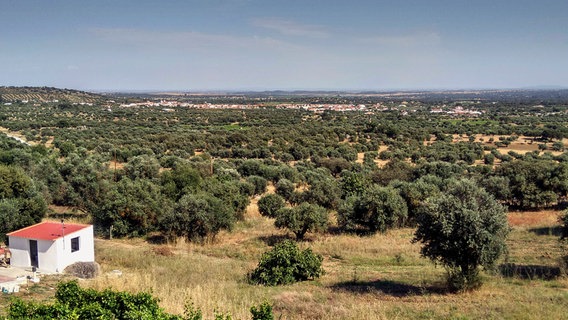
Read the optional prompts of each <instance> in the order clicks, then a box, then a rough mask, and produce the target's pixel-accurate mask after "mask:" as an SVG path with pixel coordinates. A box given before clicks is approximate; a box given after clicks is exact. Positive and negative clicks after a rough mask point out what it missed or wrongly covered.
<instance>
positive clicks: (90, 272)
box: [63, 262, 101, 279]
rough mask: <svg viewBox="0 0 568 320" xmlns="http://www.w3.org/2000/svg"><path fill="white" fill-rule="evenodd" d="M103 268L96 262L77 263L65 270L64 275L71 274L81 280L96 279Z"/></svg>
mask: <svg viewBox="0 0 568 320" xmlns="http://www.w3.org/2000/svg"><path fill="white" fill-rule="evenodd" d="M100 270H101V267H100V266H99V264H98V263H96V262H76V263H74V264H72V265H70V266H68V267H67V268H65V270H63V273H66V274H70V275H72V276H75V277H77V278H81V279H92V278H96V277H97V276H98V275H99V273H100Z"/></svg>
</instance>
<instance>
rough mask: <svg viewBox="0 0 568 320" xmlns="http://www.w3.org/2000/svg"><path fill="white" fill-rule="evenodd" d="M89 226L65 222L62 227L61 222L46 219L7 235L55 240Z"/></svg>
mask: <svg viewBox="0 0 568 320" xmlns="http://www.w3.org/2000/svg"><path fill="white" fill-rule="evenodd" d="M87 227H89V225H86V224H76V223H64V224H63V228H62V225H61V222H53V221H46V222H41V223H38V224H34V225H33V226H29V227H26V228H23V229H20V230H16V231H14V232H10V233H8V234H7V235H8V236H11V237H19V238H28V239H38V240H55V239H59V238H61V237H62V236H64V235H68V234H71V233H73V232H76V231H79V230H82V229H84V228H87Z"/></svg>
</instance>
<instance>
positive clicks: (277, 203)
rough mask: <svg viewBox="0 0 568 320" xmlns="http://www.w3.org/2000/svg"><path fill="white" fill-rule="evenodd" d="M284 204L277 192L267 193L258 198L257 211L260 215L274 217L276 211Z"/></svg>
mask: <svg viewBox="0 0 568 320" xmlns="http://www.w3.org/2000/svg"><path fill="white" fill-rule="evenodd" d="M285 205H286V202H285V201H284V198H282V197H281V196H279V195H277V194H267V195H264V196H262V197H261V198H260V199H259V200H258V211H259V212H260V214H261V215H263V216H265V217H269V218H276V212H277V211H278V210H280V209H282V208H284V206H285Z"/></svg>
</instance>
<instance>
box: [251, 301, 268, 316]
mask: <svg viewBox="0 0 568 320" xmlns="http://www.w3.org/2000/svg"><path fill="white" fill-rule="evenodd" d="M250 313H251V314H252V320H274V315H273V314H272V306H271V305H270V303H268V302H266V301H265V302H263V303H262V304H261V305H259V306H258V308H257V307H255V306H252V307H251V308H250Z"/></svg>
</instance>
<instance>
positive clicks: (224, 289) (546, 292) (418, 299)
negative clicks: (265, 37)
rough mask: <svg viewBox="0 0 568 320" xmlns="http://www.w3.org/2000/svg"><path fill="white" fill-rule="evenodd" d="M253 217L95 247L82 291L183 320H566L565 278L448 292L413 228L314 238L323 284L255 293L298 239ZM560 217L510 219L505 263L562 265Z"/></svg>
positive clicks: (515, 280) (490, 280) (490, 277)
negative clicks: (119, 293)
mask: <svg viewBox="0 0 568 320" xmlns="http://www.w3.org/2000/svg"><path fill="white" fill-rule="evenodd" d="M255 210H256V208H255V205H254V202H253V204H251V206H250V207H249V210H248V211H247V215H246V217H247V218H246V220H245V221H241V222H239V223H237V225H236V227H235V229H234V230H233V231H232V232H222V233H220V234H219V235H218V237H217V239H216V241H215V242H212V243H207V244H204V245H197V244H192V243H185V242H183V241H180V242H178V243H177V244H168V245H163V244H161V245H154V244H150V243H148V242H146V241H144V240H143V239H123V240H97V241H96V244H95V247H96V259H97V261H98V262H99V263H100V264H101V267H102V272H103V275H102V276H100V277H99V278H97V279H94V280H82V281H81V282H80V283H81V285H83V286H85V287H92V288H96V289H105V288H108V287H112V288H114V289H117V290H127V291H141V290H143V291H151V292H152V293H153V294H154V295H155V296H156V297H158V298H159V299H160V300H161V303H160V304H161V306H162V307H164V308H165V309H166V310H167V311H169V312H172V313H182V312H183V306H184V304H185V303H186V302H187V301H192V302H193V303H194V305H195V306H196V307H199V308H201V309H202V310H203V311H204V315H205V318H206V319H212V318H213V310H218V311H221V312H229V313H231V315H232V316H233V318H234V319H249V318H250V314H249V308H250V307H251V306H252V305H258V304H259V303H261V302H262V301H264V300H266V301H269V302H270V303H272V304H273V306H274V313H275V315H276V316H277V317H278V316H280V315H282V319H416V318H420V319H448V318H460V319H465V318H472V319H486V318H498V319H502V318H504V319H560V318H563V317H565V315H566V311H567V307H566V306H567V305H568V280H567V279H566V278H562V277H560V278H554V279H552V280H543V279H541V278H538V277H536V278H531V279H524V278H523V277H508V276H504V275H500V274H499V273H496V274H491V273H486V274H484V275H483V277H484V282H485V283H484V285H483V287H482V288H481V289H480V290H478V291H475V292H470V293H464V294H449V293H446V292H444V290H443V280H444V275H445V271H444V269H443V268H442V267H436V266H435V265H433V264H432V263H431V262H430V261H428V260H427V259H424V258H422V257H421V256H420V254H419V251H420V245H419V244H413V243H411V240H412V237H413V232H414V230H413V229H410V228H406V229H400V230H392V231H388V232H387V233H385V234H377V235H373V236H368V237H358V236H355V235H345V234H342V235H333V234H319V235H315V234H309V235H308V240H307V241H305V242H302V243H300V246H301V247H303V248H307V247H309V248H312V250H313V251H314V252H316V253H319V254H321V255H323V257H324V262H323V265H324V269H325V271H326V273H325V275H323V276H322V277H321V278H320V279H318V280H316V281H308V282H303V283H297V284H294V285H288V286H280V287H263V286H253V285H250V284H248V283H247V281H246V274H247V273H248V272H250V271H251V270H252V269H253V268H254V267H255V266H256V264H257V263H258V260H259V258H260V256H261V255H262V253H263V252H265V251H266V250H268V249H269V248H270V245H272V244H273V243H274V242H276V241H279V240H282V239H284V238H287V237H290V235H287V234H286V232H285V231H282V230H278V229H276V228H275V227H274V225H273V220H272V219H268V218H265V217H262V216H260V215H258V213H257V212H256V211H255ZM557 214H558V212H552V211H544V212H533V213H524V214H520V213H511V214H510V216H509V219H510V221H511V224H512V227H513V230H512V232H511V235H510V238H509V240H508V245H509V254H508V258H507V259H508V260H507V262H509V263H514V264H516V265H519V266H521V267H527V268H528V267H531V266H540V267H542V268H545V269H547V268H548V269H553V268H555V266H556V260H557V259H558V257H559V256H560V255H561V251H560V249H561V248H560V246H559V242H558V240H557V239H558V236H557V235H556V234H554V228H555V226H557V225H558V224H557V223H556V221H554V217H555V216H556V215H557ZM547 228H548V229H550V230H552V231H550V230H548V229H547ZM548 231H550V232H548ZM113 270H120V271H121V272H122V275H120V276H118V275H117V274H116V272H113ZM47 292H48V293H49V290H47ZM48 293H46V294H48ZM51 294H53V291H51Z"/></svg>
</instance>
